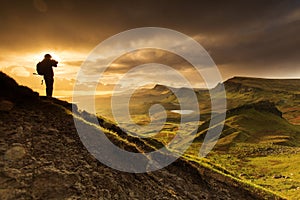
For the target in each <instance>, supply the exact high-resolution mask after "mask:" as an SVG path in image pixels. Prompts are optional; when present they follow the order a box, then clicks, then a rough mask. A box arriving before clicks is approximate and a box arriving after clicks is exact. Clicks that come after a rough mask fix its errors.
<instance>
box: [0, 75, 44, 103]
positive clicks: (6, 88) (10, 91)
mask: <svg viewBox="0 0 300 200" xmlns="http://www.w3.org/2000/svg"><path fill="white" fill-rule="evenodd" d="M0 91H1V95H0V100H9V101H12V102H20V101H32V100H37V99H38V97H39V94H38V93H37V92H34V91H32V90H31V89H30V88H28V87H25V86H20V85H18V83H17V82H16V81H15V80H14V79H12V78H11V77H9V76H7V75H6V74H4V73H3V72H1V71H0Z"/></svg>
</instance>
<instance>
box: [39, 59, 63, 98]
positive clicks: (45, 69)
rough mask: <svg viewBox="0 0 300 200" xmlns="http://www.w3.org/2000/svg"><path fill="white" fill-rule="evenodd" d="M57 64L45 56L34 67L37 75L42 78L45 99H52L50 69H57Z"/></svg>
mask: <svg viewBox="0 0 300 200" xmlns="http://www.w3.org/2000/svg"><path fill="white" fill-rule="evenodd" d="M57 64H58V62H57V61H56V60H53V59H52V56H51V55H50V54H46V55H45V56H44V59H43V60H42V61H41V62H39V63H38V64H37V65H36V70H37V73H38V74H39V75H42V76H44V80H45V83H46V94H47V97H52V92H53V83H54V78H53V76H54V73H53V69H52V67H57Z"/></svg>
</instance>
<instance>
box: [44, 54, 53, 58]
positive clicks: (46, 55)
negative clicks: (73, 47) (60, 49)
mask: <svg viewBox="0 0 300 200" xmlns="http://www.w3.org/2000/svg"><path fill="white" fill-rule="evenodd" d="M44 57H45V58H52V56H51V55H50V54H48V53H47V54H45V56H44Z"/></svg>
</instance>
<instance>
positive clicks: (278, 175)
mask: <svg viewBox="0 0 300 200" xmlns="http://www.w3.org/2000/svg"><path fill="white" fill-rule="evenodd" d="M273 178H274V179H279V178H283V176H282V175H281V174H276V175H274V176H273Z"/></svg>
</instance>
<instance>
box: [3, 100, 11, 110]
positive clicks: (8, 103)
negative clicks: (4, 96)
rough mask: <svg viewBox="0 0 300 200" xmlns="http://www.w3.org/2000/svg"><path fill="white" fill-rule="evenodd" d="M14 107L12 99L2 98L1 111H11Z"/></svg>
mask: <svg viewBox="0 0 300 200" xmlns="http://www.w3.org/2000/svg"><path fill="white" fill-rule="evenodd" d="M13 107H14V104H13V103H12V102H11V101H6V100H1V101H0V111H10V110H11V109H12V108H13Z"/></svg>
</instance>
